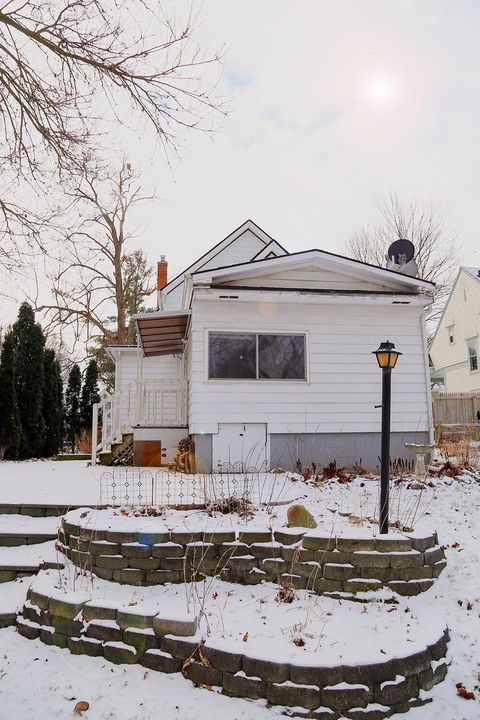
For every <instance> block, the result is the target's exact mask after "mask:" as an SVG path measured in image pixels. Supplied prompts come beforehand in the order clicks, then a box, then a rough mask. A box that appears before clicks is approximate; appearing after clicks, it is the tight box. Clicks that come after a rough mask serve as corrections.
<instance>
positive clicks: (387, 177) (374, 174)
mask: <svg viewBox="0 0 480 720" xmlns="http://www.w3.org/2000/svg"><path fill="white" fill-rule="evenodd" d="M177 4H178V3H177ZM202 17H203V25H202V28H201V32H200V37H201V38H204V39H205V43H206V44H210V46H212V47H214V46H219V45H221V44H222V43H225V45H226V58H225V59H226V67H225V71H224V76H223V79H222V84H223V91H224V93H225V95H226V96H229V95H235V100H234V102H233V104H232V107H231V114H230V116H229V118H227V119H226V120H225V121H223V123H222V130H221V131H220V132H218V133H217V134H216V136H215V139H214V142H211V141H209V140H208V139H207V138H206V137H202V136H200V135H196V134H194V135H192V134H190V136H189V137H188V140H187V144H186V146H185V148H184V152H183V160H182V162H181V163H179V164H175V165H174V176H173V177H172V175H169V174H168V173H165V172H163V171H162V170H161V168H160V165H161V162H160V160H161V158H160V159H159V158H158V157H157V158H156V160H155V163H154V165H153V166H151V167H150V169H149V170H148V176H149V179H150V177H152V178H155V181H156V184H157V188H158V192H159V194H160V195H161V196H162V201H161V202H160V203H158V205H157V206H156V207H153V206H151V207H150V211H149V218H150V219H149V222H148V226H147V227H146V232H145V242H144V246H145V248H146V249H147V250H148V252H149V255H150V256H151V257H152V259H153V258H154V257H156V256H157V255H159V254H160V253H165V254H166V255H167V257H168V260H169V262H170V267H171V270H172V272H177V271H179V270H181V269H183V268H184V267H185V266H186V265H188V263H189V262H191V261H193V260H194V259H196V258H197V257H198V256H199V255H201V254H202V253H203V252H204V251H205V250H207V249H208V248H209V247H210V246H211V245H213V244H214V243H216V242H218V241H219V240H220V239H221V238H222V237H224V236H225V235H226V234H228V233H229V232H230V231H231V230H233V229H234V228H235V227H237V226H238V225H239V224H240V223H241V222H243V221H244V220H245V219H247V218H249V217H250V218H252V219H253V220H255V221H256V222H257V223H258V224H259V225H261V226H262V227H263V228H264V229H265V230H266V231H267V232H268V233H269V234H271V235H272V236H273V237H274V238H276V239H278V240H279V241H280V242H281V243H282V244H284V245H285V246H286V247H287V249H289V250H292V251H294V250H300V249H305V248H309V247H319V248H324V249H326V250H333V251H341V249H342V245H343V243H344V240H345V238H346V236H347V235H348V234H349V232H351V231H352V230H353V229H355V228H357V227H358V226H361V225H362V224H364V223H368V222H371V221H375V220H376V219H377V208H376V201H377V199H378V198H381V197H382V196H384V195H385V194H386V193H389V192H391V191H393V192H398V193H399V194H400V196H402V197H405V198H407V199H409V198H415V199H418V200H419V201H421V202H424V201H426V202H429V201H433V202H434V203H436V204H438V205H439V206H440V207H441V208H442V209H443V210H444V211H445V212H446V213H448V223H449V225H450V226H451V227H452V228H454V229H455V230H457V231H458V234H459V240H460V243H461V246H462V257H461V261H462V262H463V263H470V264H480V257H479V254H478V251H477V250H476V247H477V246H478V238H479V237H480V233H479V225H480V213H479V212H478V200H477V197H478V192H479V171H480V142H479V134H480V117H479V114H480V42H479V38H480V3H479V2H475V1H474V0H472V1H469V0H444V1H442V0H388V1H386V0H370V1H368V0H351V1H349V0H343V1H342V0H335V2H334V1H333V0H330V1H326V0H313V1H312V2H308V1H307V0H301V1H298V0H261V2H259V1H258V0H242V2H239V1H238V0H205V1H204V4H203V6H202ZM144 149H145V148H144ZM132 152H133V153H134V154H135V148H132Z"/></svg>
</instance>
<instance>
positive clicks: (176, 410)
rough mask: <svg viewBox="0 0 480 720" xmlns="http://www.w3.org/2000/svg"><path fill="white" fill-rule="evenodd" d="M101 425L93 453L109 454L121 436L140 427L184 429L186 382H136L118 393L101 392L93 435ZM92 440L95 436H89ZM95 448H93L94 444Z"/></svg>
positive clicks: (94, 454) (164, 380) (93, 425)
mask: <svg viewBox="0 0 480 720" xmlns="http://www.w3.org/2000/svg"><path fill="white" fill-rule="evenodd" d="M97 423H98V424H101V439H100V442H99V443H98V444H97V446H96V448H95V452H92V463H94V462H96V455H97V453H99V452H101V451H103V450H110V448H111V446H112V444H113V443H116V442H121V440H122V435H123V434H125V433H128V432H132V430H133V428H134V427H135V426H141V427H182V426H185V425H187V393H186V385H185V382H183V381H182V380H180V379H178V378H174V379H161V380H160V379H159V380H137V381H136V382H132V383H130V384H129V385H127V386H125V387H124V388H122V389H121V390H119V391H117V392H114V393H108V392H103V393H102V396H101V398H100V402H99V403H97V404H96V405H95V406H94V408H93V421H92V431H95V429H96V426H97ZM92 437H95V434H93V433H92ZM93 445H94V444H93Z"/></svg>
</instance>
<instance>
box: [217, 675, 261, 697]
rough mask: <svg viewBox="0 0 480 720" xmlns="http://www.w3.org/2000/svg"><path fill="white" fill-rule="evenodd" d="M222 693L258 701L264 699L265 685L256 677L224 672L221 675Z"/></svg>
mask: <svg viewBox="0 0 480 720" xmlns="http://www.w3.org/2000/svg"><path fill="white" fill-rule="evenodd" d="M223 692H224V693H225V695H231V696H232V697H240V698H249V699H250V700H259V699H260V698H264V697H266V683H265V682H264V681H263V680H261V679H260V678H257V677H247V676H246V675H244V674H238V673H237V674H235V675H232V674H231V673H228V672H226V673H224V674H223Z"/></svg>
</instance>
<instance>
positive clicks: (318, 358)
mask: <svg viewBox="0 0 480 720" xmlns="http://www.w3.org/2000/svg"><path fill="white" fill-rule="evenodd" d="M388 303H389V300H388V299H386V300H385V305H369V306H360V305H335V304H329V305H326V304H321V303H319V304H295V303H293V302H292V303H281V304H280V303H279V304H278V306H277V308H276V311H275V313H274V315H269V316H265V315H263V314H262V312H261V310H260V309H259V306H258V304H257V303H254V302H252V303H250V302H236V301H235V300H217V301H201V300H199V299H197V300H196V301H195V303H194V309H193V315H192V334H191V387H190V394H189V395H190V397H189V419H190V430H191V432H195V433H197V432H214V433H215V432H217V430H218V423H229V422H230V423H234V422H240V423H267V425H268V432H269V433H280V432H295V433H297V432H298V433H300V432H368V431H373V432H377V431H379V429H380V409H378V408H375V405H378V404H379V403H380V399H381V373H380V371H379V369H378V366H377V363H376V361H375V358H374V356H373V355H372V351H373V350H375V349H376V348H377V347H378V345H379V342H381V341H384V340H390V341H392V342H394V343H395V345H396V347H397V349H398V350H400V351H401V352H402V353H403V355H402V357H401V358H400V360H399V362H398V365H397V367H396V368H395V370H394V371H393V379H392V386H393V405H392V430H393V431H412V432H417V431H425V430H428V429H429V427H430V412H429V401H428V385H427V368H426V355H425V348H424V345H423V337H422V310H421V308H419V307H413V306H405V305H391V304H388ZM233 327H235V330H237V331H239V332H242V331H243V332H266V333H275V332H280V333H282V332H291V331H292V328H294V329H295V331H296V332H299V333H305V334H307V335H308V343H307V355H308V356H307V367H308V372H309V374H308V381H307V382H303V383H299V382H298V381H291V382H290V381H282V382H281V383H279V382H278V381H264V382H261V383H259V382H258V381H255V380H242V381H241V382H239V381H231V380H208V375H207V373H206V363H207V362H208V353H207V352H206V348H207V343H206V337H207V336H208V332H209V331H211V330H213V331H215V330H218V331H224V330H225V329H226V328H233Z"/></svg>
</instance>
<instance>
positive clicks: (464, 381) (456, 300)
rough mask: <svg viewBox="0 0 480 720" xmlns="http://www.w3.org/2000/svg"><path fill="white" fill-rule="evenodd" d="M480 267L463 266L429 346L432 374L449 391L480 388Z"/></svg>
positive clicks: (477, 389) (473, 390)
mask: <svg viewBox="0 0 480 720" xmlns="http://www.w3.org/2000/svg"><path fill="white" fill-rule="evenodd" d="M479 331H480V268H473V267H461V268H460V270H459V272H458V275H457V278H456V280H455V283H454V285H453V288H452V291H451V293H450V295H449V298H448V301H447V304H446V305H445V308H444V311H443V314H442V317H441V319H440V322H439V324H438V327H437V330H436V332H435V336H434V338H433V341H432V346H431V348H430V356H431V358H432V362H433V366H434V372H433V373H432V378H433V379H434V380H435V381H437V382H439V383H442V384H443V385H444V387H445V390H446V391H447V392H480V364H479V357H478V352H479V345H478V337H479Z"/></svg>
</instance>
